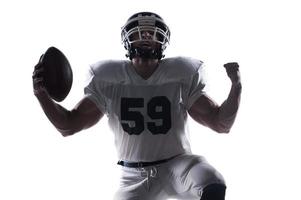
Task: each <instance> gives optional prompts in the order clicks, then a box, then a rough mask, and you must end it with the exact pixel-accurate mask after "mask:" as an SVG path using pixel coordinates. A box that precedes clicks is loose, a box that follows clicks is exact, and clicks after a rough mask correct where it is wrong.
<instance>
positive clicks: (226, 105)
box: [216, 83, 241, 133]
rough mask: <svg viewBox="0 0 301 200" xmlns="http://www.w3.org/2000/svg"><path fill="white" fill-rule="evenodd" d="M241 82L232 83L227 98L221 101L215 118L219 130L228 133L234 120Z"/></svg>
mask: <svg viewBox="0 0 301 200" xmlns="http://www.w3.org/2000/svg"><path fill="white" fill-rule="evenodd" d="M240 94H241V83H236V84H232V87H231V90H230V93H229V95H228V98H227V99H226V100H225V101H224V102H223V103H222V105H221V106H220V108H219V112H218V115H217V118H216V121H217V124H218V126H219V129H220V130H221V131H220V132H225V133H228V132H229V131H230V129H231V127H232V125H233V123H234V121H235V118H236V115H237V111H238V108H239V103H240Z"/></svg>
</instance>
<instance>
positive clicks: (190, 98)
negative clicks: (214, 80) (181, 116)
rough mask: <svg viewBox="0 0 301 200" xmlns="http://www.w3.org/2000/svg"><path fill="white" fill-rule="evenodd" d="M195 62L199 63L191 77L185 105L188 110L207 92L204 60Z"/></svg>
mask: <svg viewBox="0 0 301 200" xmlns="http://www.w3.org/2000/svg"><path fill="white" fill-rule="evenodd" d="M193 64H195V65H197V67H196V71H195V73H193V74H192V75H191V77H190V80H189V81H188V84H187V90H186V94H185V96H186V101H185V107H186V109H187V110H189V109H190V107H191V106H192V105H193V103H194V102H195V101H196V100H197V99H198V98H199V97H200V96H201V95H203V94H205V93H206V92H205V86H206V83H205V82H206V81H205V71H204V64H203V62H202V61H196V62H194V63H193Z"/></svg>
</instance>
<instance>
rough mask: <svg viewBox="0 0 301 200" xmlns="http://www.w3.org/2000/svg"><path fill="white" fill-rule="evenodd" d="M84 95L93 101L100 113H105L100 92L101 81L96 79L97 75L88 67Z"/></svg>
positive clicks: (104, 103) (103, 101)
mask: <svg viewBox="0 0 301 200" xmlns="http://www.w3.org/2000/svg"><path fill="white" fill-rule="evenodd" d="M84 93H85V95H86V96H87V97H88V98H89V99H90V100H91V101H93V102H94V103H95V104H96V106H97V107H98V108H99V110H100V111H101V112H102V113H106V102H105V98H104V96H103V94H102V92H101V83H100V81H99V80H97V76H95V73H94V71H93V69H92V67H90V70H89V74H88V77H87V82H86V86H85V88H84Z"/></svg>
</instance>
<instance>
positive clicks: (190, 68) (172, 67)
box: [161, 56, 203, 78]
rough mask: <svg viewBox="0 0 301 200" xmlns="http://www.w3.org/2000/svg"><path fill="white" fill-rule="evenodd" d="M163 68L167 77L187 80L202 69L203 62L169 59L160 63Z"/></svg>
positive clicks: (178, 58)
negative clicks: (166, 71)
mask: <svg viewBox="0 0 301 200" xmlns="http://www.w3.org/2000/svg"><path fill="white" fill-rule="evenodd" d="M161 62H162V65H164V66H163V67H164V68H165V69H166V70H168V73H167V74H168V76H170V77H175V78H176V77H177V78H188V77H191V76H193V75H194V74H196V73H198V71H199V70H200V69H201V68H202V67H203V62H202V61H201V60H198V59H194V58H190V57H180V56H179V57H171V58H165V59H163V60H162V61H161Z"/></svg>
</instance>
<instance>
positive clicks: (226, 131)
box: [216, 129, 230, 134]
mask: <svg viewBox="0 0 301 200" xmlns="http://www.w3.org/2000/svg"><path fill="white" fill-rule="evenodd" d="M216 132H217V133H220V134H229V133H230V129H218V130H216Z"/></svg>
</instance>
